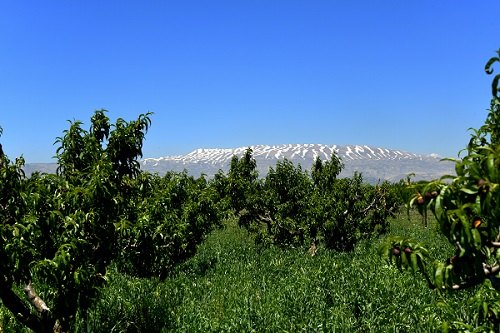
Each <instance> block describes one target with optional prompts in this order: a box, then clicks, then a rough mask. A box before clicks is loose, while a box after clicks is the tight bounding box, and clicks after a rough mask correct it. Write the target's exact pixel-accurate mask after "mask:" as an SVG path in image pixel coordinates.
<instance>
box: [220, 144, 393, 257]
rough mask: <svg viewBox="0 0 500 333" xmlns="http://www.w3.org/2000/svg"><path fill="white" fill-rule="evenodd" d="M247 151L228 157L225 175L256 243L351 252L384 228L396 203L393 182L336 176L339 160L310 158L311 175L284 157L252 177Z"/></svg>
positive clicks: (252, 164)
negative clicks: (371, 182) (262, 175)
mask: <svg viewBox="0 0 500 333" xmlns="http://www.w3.org/2000/svg"><path fill="white" fill-rule="evenodd" d="M255 169H256V163H255V160H254V159H253V158H252V156H251V150H247V152H246V154H245V155H244V156H243V157H242V158H241V159H238V158H237V157H234V158H233V160H232V162H231V169H230V171H229V175H228V177H227V183H228V184H227V186H228V187H229V188H230V190H229V191H228V193H229V196H230V198H231V200H230V201H231V204H232V208H233V209H234V210H235V212H236V214H237V216H238V217H239V222H240V225H242V226H244V227H246V228H247V229H248V230H250V231H251V232H254V233H256V234H257V241H264V242H268V243H274V244H278V245H281V246H303V245H311V252H312V253H313V254H314V253H315V251H316V250H315V249H316V246H317V245H319V244H320V243H321V242H323V243H324V245H325V246H326V247H327V248H333V249H338V250H352V249H353V247H354V245H355V244H356V243H357V242H358V241H359V240H361V239H365V238H369V237H371V236H372V235H374V234H377V233H380V232H386V231H387V229H388V217H389V216H391V215H392V214H394V213H395V212H396V210H397V209H398V207H399V200H398V199H397V196H396V194H397V193H396V192H395V190H394V188H395V186H394V185H391V184H389V183H383V184H381V185H377V186H372V185H368V184H365V183H364V182H363V178H362V176H361V174H355V175H354V176H353V177H352V178H349V179H337V176H338V175H339V174H340V171H341V169H342V162H341V161H340V159H339V158H338V157H337V156H336V155H335V154H333V155H332V158H331V160H330V161H325V162H323V161H321V160H320V159H319V158H318V159H317V160H316V161H315V163H314V165H313V169H312V171H311V174H310V175H309V174H308V173H307V172H306V171H304V170H302V168H301V167H300V165H299V166H295V165H294V164H293V163H292V162H290V161H288V160H286V159H285V160H283V161H278V163H277V164H276V167H275V168H270V170H269V172H268V174H267V176H266V178H265V179H263V180H259V179H258V175H257V172H256V171H255Z"/></svg>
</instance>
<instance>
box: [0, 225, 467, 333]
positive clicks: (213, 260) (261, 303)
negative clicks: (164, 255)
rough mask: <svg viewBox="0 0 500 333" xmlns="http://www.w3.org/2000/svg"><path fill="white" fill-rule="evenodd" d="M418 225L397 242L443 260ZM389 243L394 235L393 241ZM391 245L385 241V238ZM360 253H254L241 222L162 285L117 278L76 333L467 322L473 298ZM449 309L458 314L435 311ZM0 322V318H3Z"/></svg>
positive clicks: (404, 229)
mask: <svg viewBox="0 0 500 333" xmlns="http://www.w3.org/2000/svg"><path fill="white" fill-rule="evenodd" d="M434 228H435V226H434V224H433V223H432V221H431V226H430V228H429V229H424V228H423V227H422V226H421V221H420V218H419V217H417V216H413V217H412V219H411V221H408V220H407V218H406V216H405V215H401V216H400V217H399V218H397V219H395V220H394V221H393V222H392V226H391V233H390V235H407V236H413V237H416V238H418V239H421V240H422V241H424V242H425V243H426V244H428V245H429V249H430V250H431V252H432V253H434V254H435V255H436V256H438V257H441V258H446V257H449V256H450V255H451V248H450V246H449V244H448V242H447V241H446V240H445V239H443V238H442V237H440V236H439V234H438V233H436V232H435V230H434ZM390 235H389V236H390ZM384 237H386V236H384ZM384 237H382V238H380V239H375V240H371V241H365V242H363V243H361V244H359V245H358V246H357V247H356V249H355V250H354V251H353V252H350V253H337V252H333V251H327V250H324V249H322V248H319V250H318V254H317V256H315V257H311V256H310V255H308V254H307V251H306V250H305V249H286V250H283V249H280V248H275V247H261V246H258V245H255V244H254V242H253V240H252V239H251V237H250V236H249V235H248V234H247V233H246V231H245V230H242V229H240V228H238V227H237V226H236V225H235V223H229V224H228V226H227V228H225V229H222V230H218V231H216V232H214V233H213V234H211V236H210V237H209V238H208V239H207V241H206V242H205V243H204V244H203V245H202V246H201V247H200V248H199V251H198V253H197V254H196V256H195V257H193V258H192V259H191V260H189V261H187V262H186V263H184V264H183V265H181V266H180V267H178V269H177V270H176V272H175V274H173V275H172V277H170V278H168V279H166V280H165V281H158V280H156V279H149V280H144V279H143V280H139V279H131V278H128V277H125V276H123V275H119V274H117V273H113V274H111V275H110V283H109V286H108V287H107V288H106V290H105V291H104V293H103V295H102V298H101V299H100V301H99V302H98V303H97V305H96V307H94V308H93V310H92V311H91V313H90V316H89V318H88V320H86V321H85V322H84V321H81V322H80V323H79V325H78V327H76V330H77V331H81V332H84V331H88V332H300V331H303V332H433V331H436V330H437V329H438V328H439V325H440V322H441V321H442V320H454V319H464V320H468V319H469V318H468V314H467V304H466V300H467V298H468V297H469V295H470V292H469V291H465V292H460V293H454V294H445V295H440V294H438V293H437V292H436V291H432V290H429V289H428V287H427V285H426V284H425V282H424V280H423V278H422V277H421V276H419V275H413V274H412V273H409V272H403V273H401V272H399V271H398V270H397V269H396V268H394V267H392V266H389V265H387V264H386V263H385V262H384V260H383V259H382V258H380V257H379V255H378V253H377V247H378V244H379V243H380V241H381V240H382V239H383V238H384ZM439 301H441V302H442V301H446V302H447V303H448V304H449V305H450V306H449V308H453V309H454V310H453V313H451V314H450V313H449V311H447V310H446V309H441V308H439V307H436V306H435V305H436V304H437V303H438V302H439ZM0 320H1V317H0Z"/></svg>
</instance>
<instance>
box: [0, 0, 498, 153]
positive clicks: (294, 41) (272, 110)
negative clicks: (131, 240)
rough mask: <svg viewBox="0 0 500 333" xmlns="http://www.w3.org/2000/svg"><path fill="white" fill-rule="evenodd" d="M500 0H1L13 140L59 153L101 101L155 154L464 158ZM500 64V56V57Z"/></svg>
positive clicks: (5, 124)
mask: <svg viewBox="0 0 500 333" xmlns="http://www.w3.org/2000/svg"><path fill="white" fill-rule="evenodd" d="M499 12H500V2H498V1H465V0H460V1H459V0H440V1H435V0H419V1H416V0H415V1H401V0H399V1H396V0H394V1H389V0H380V1H371V0H370V1H368V0H365V1H354V0H353V1H347V0H344V1H334V0H330V1H310V0H309V1H306V0H304V1H293V0H286V1H277V0H276V1H272V0H267V1H259V0H252V1H249V0H248V1H243V0H241V1H236V0H232V1H218V0H213V1H209V0H204V1H190V0H179V1H174V0H172V1H154V0H148V1H125V0H120V1H113V0H106V1H103V0H100V1H94V0H85V1H84V0H73V1H63V0H59V1H57V0H46V1H34V0H33V1H14V0H3V1H1V2H0V43H1V44H0V45H1V52H0V126H1V127H2V128H3V130H4V131H3V135H2V137H1V138H0V143H2V144H3V146H4V150H5V151H6V152H7V154H8V155H9V157H10V158H14V157H16V156H20V155H23V156H24V157H25V159H26V160H27V162H49V161H51V158H52V156H54V155H55V150H56V148H57V147H56V146H54V141H55V138H56V137H57V136H60V135H61V134H62V131H63V130H65V129H67V128H68V122H67V120H81V121H83V122H84V124H85V128H87V127H88V125H89V119H90V117H91V116H92V114H93V112H94V110H96V109H101V108H104V109H107V110H109V113H108V116H109V117H110V118H111V119H112V120H115V119H116V118H118V117H120V118H124V119H125V120H132V119H135V118H136V117H137V116H138V115H139V114H141V113H146V112H148V111H152V112H154V115H153V116H152V122H153V124H152V127H151V129H150V132H149V133H148V135H147V137H146V142H145V146H144V156H145V157H158V156H166V155H177V154H185V153H188V152H190V151H192V150H193V149H196V148H217V147H220V148H230V147H239V146H249V145H254V144H271V145H272V144H283V143H323V144H369V145H375V146H380V147H386V148H396V149H401V150H407V151H411V152H416V153H438V154H440V155H443V156H450V157H456V155H457V153H458V151H459V150H460V149H462V148H464V147H465V145H466V143H467V142H468V139H469V137H470V133H469V132H468V128H469V127H476V128H477V127H479V126H480V125H481V124H482V122H483V121H484V119H485V117H486V115H487V111H486V110H487V108H488V106H489V100H490V95H489V94H490V82H491V79H492V78H491V77H489V76H487V75H485V74H484V71H483V68H484V65H485V63H486V61H487V60H488V59H489V58H490V57H491V56H494V55H495V51H496V50H497V49H499V48H500V38H499V36H500V25H499V24H498V19H499V16H498V13H499ZM499 70H500V68H497V71H499Z"/></svg>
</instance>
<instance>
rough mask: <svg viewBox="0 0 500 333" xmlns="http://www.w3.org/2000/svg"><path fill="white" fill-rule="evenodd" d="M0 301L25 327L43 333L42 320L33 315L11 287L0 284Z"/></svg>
mask: <svg viewBox="0 0 500 333" xmlns="http://www.w3.org/2000/svg"><path fill="white" fill-rule="evenodd" d="M0 299H1V300H2V304H3V305H5V307H6V308H7V309H9V311H10V312H12V314H13V315H14V316H15V317H16V318H17V319H18V320H19V321H20V322H21V323H22V324H24V325H25V326H27V327H29V328H30V329H32V330H33V331H35V332H41V331H42V329H43V324H42V321H41V319H40V318H39V317H38V316H36V315H33V314H32V313H31V311H30V309H29V308H28V307H27V306H26V304H24V302H23V301H22V300H21V298H20V297H19V296H18V295H17V294H16V293H15V292H14V291H13V290H12V288H11V286H10V285H5V284H3V283H0Z"/></svg>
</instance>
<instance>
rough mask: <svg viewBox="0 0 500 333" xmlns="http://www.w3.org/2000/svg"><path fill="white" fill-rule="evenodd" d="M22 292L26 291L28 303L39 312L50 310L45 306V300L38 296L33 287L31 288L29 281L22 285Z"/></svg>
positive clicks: (43, 312)
mask: <svg viewBox="0 0 500 333" xmlns="http://www.w3.org/2000/svg"><path fill="white" fill-rule="evenodd" d="M24 292H25V293H26V297H28V300H29V301H30V303H31V304H32V305H33V306H34V307H35V309H36V310H37V311H38V312H40V313H41V314H45V313H47V312H50V309H49V307H48V306H47V304H45V302H44V301H43V300H42V299H41V298H40V296H38V294H37V293H36V291H35V289H33V286H32V285H31V281H30V282H29V283H28V284H27V285H26V286H25V287H24Z"/></svg>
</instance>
